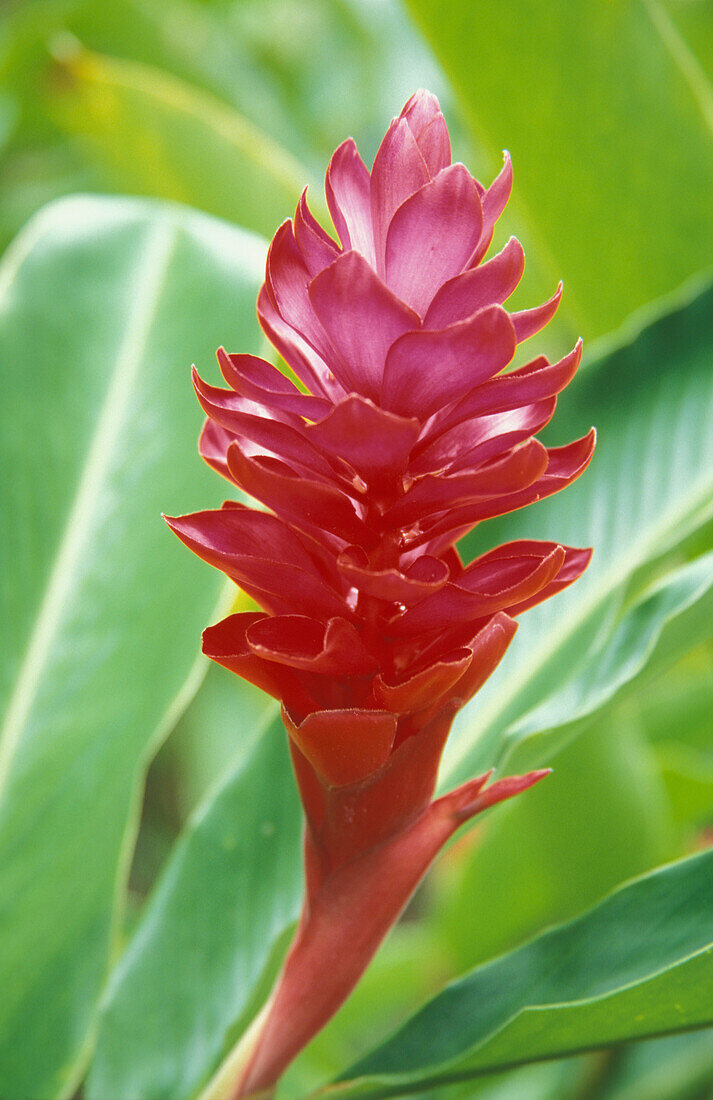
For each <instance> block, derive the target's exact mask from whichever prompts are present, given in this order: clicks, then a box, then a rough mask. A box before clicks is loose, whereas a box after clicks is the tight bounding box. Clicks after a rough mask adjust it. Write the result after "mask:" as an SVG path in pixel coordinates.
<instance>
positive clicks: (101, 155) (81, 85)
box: [49, 47, 308, 236]
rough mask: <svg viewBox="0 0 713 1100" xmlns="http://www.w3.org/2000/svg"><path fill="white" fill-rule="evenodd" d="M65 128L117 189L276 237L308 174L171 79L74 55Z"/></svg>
mask: <svg viewBox="0 0 713 1100" xmlns="http://www.w3.org/2000/svg"><path fill="white" fill-rule="evenodd" d="M61 66H62V70H63V79H62V89H63V90H62V92H61V93H59V94H56V95H55V96H54V97H53V99H52V104H51V107H50V108H49V109H50V111H51V112H52V115H53V117H54V120H55V121H56V123H57V124H58V125H59V126H60V127H61V128H62V129H63V130H64V131H65V132H66V133H67V134H69V135H70V136H73V137H74V138H75V140H77V141H78V142H79V143H80V145H81V146H82V147H83V148H84V149H85V151H86V152H87V154H88V155H90V156H91V157H92V158H96V159H97V160H98V161H99V162H100V163H101V164H102V166H103V167H104V169H105V170H106V171H107V172H108V174H109V178H110V179H111V180H112V181H113V183H114V185H115V186H118V187H120V188H121V189H122V190H130V191H133V192H138V193H140V194H145V195H155V196H160V197H161V198H166V199H175V200H177V201H179V202H185V203H190V204H192V205H194V206H198V207H200V208H201V209H203V210H207V211H208V212H209V213H211V214H217V215H219V216H220V217H224V218H229V219H231V220H232V221H235V222H237V223H239V224H240V225H243V226H246V227H247V228H249V229H254V230H257V231H258V232H261V233H265V234H267V235H270V236H271V235H272V234H273V233H274V231H275V229H276V228H277V226H278V225H279V224H280V222H282V221H284V219H285V218H286V217H289V216H290V214H291V213H292V212H293V210H294V207H295V204H296V202H297V199H298V198H299V195H300V192H301V191H302V188H303V187H304V186H305V184H306V183H307V179H308V177H307V172H306V171H305V170H304V169H303V168H301V167H300V165H299V164H298V163H297V162H296V161H294V160H293V158H292V156H291V155H290V154H288V153H287V152H285V151H284V150H283V149H281V148H280V147H279V146H278V145H277V144H275V143H274V142H272V141H271V140H270V139H268V138H267V137H265V136H264V135H263V134H262V133H260V131H259V130H258V129H257V128H256V127H255V126H253V125H252V124H251V123H250V122H249V121H248V120H247V119H246V118H244V117H243V116H241V115H240V114H239V113H238V112H237V111H235V109H234V108H232V107H230V106H228V105H227V104H226V103H224V102H222V101H221V100H220V99H218V98H216V97H214V96H213V95H211V94H210V93H209V92H205V91H202V90H201V89H199V88H195V87H193V86H191V85H190V84H187V83H185V82H184V81H182V80H179V79H178V78H177V77H174V76H172V75H170V74H168V73H166V72H162V71H161V70H159V69H154V68H152V67H151V66H148V65H144V64H140V63H137V62H133V61H124V60H117V59H112V58H107V57H102V56H100V55H98V54H92V53H90V52H88V51H82V50H79V49H75V48H74V47H71V48H70V49H69V50H68V52H67V54H66V56H64V57H62V58H61Z"/></svg>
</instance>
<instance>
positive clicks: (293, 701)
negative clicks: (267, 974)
mask: <svg viewBox="0 0 713 1100" xmlns="http://www.w3.org/2000/svg"><path fill="white" fill-rule="evenodd" d="M511 186H512V165H511V161H510V157H509V155H508V154H505V157H504V164H503V168H502V170H501V172H500V174H499V175H498V176H497V178H496V179H495V181H494V182H493V183H492V184H491V185H490V187H488V188H485V187H483V186H482V185H481V184H480V183H479V182H478V181H477V180H475V179H474V178H473V177H472V176H471V175H470V173H469V172H468V170H467V169H466V168H465V166H464V165H463V164H458V163H456V164H453V163H451V152H450V141H449V137H448V130H447V127H446V124H445V120H444V118H443V115H442V113H441V110H440V107H439V105H438V101H437V100H436V98H435V96H433V95H431V94H430V93H429V92H425V91H419V92H416V93H415V94H414V95H413V96H412V97H411V98H410V99H409V101H408V102H407V104H406V105H405V107H404V109H403V111H402V112H401V114H400V115H399V116H398V118H396V119H394V120H393V122H392V123H391V125H390V126H389V129H388V131H387V133H386V135H385V137H384V139H383V141H382V143H381V146H380V147H379V150H378V152H377V154H376V159H375V161H374V165H373V168H372V169H371V171H369V169H368V168H367V166H366V165H365V164H364V162H363V160H362V159H361V157H360V156H359V153H358V150H357V148H356V145H355V144H354V142H353V140H352V139H351V138H350V139H348V140H347V141H345V142H344V143H343V144H342V145H340V146H339V148H338V149H337V150H336V152H335V153H334V155H333V157H332V159H331V161H330V164H329V167H328V169H327V174H326V179H325V192H326V198H327V204H328V207H329V211H330V213H331V216H332V221H333V223H334V228H335V230H336V235H335V236H332V235H330V233H328V232H327V231H326V230H325V229H324V228H323V227H322V226H321V225H320V224H319V223H318V222H317V220H316V219H315V218H314V216H313V214H312V213H311V211H310V209H309V206H308V203H307V197H306V193H303V194H302V196H301V197H300V200H299V203H298V206H297V210H296V212H295V216H294V219H293V220H292V221H286V222H285V223H284V224H283V225H281V226H280V228H279V229H278V230H277V232H276V234H275V237H274V239H273V241H272V244H271V245H270V249H269V252H268V256H267V263H266V273H265V283H264V286H263V287H262V289H261V290H260V293H259V296H258V318H259V321H260V324H261V325H262V327H263V329H264V331H265V333H266V334H267V336H268V338H269V339H270V340H271V342H272V343H273V345H274V347H275V349H276V351H277V352H278V353H279V354H280V355H281V356H282V357H283V358H284V360H285V361H286V362H287V364H288V365H289V367H290V368H291V369H292V370H293V371H294V373H295V375H296V376H297V378H298V379H299V380H300V382H301V383H302V387H301V388H298V387H297V386H296V385H294V384H293V383H292V382H291V381H290V380H289V379H288V378H287V377H286V376H285V375H284V374H282V373H281V372H280V371H278V370H277V369H276V368H275V367H274V366H273V365H272V364H270V363H268V362H266V361H264V360H261V359H259V358H257V357H256V356H252V355H240V354H227V353H226V352H225V351H224V350H223V349H222V348H221V349H220V350H219V352H218V359H219V363H220V367H221V371H222V374H223V377H224V379H225V382H226V385H227V389H221V388H218V387H215V386H209V385H207V384H206V383H204V382H203V381H202V380H201V379H200V377H199V376H198V375H197V374H194V385H195V388H196V393H197V395H198V399H199V401H200V403H201V405H202V407H203V410H204V411H205V413H206V415H207V417H208V419H207V421H206V424H205V426H204V429H203V432H202V435H201V441H200V451H201V454H202V455H203V457H204V459H205V460H206V462H207V463H208V464H209V465H210V466H211V467H212V468H213V469H215V470H216V471H218V472H219V473H220V474H221V475H222V476H223V477H225V478H227V480H228V481H230V482H231V483H232V484H234V485H235V486H237V487H238V488H240V489H242V490H243V491H244V492H246V493H249V494H250V495H251V496H253V497H255V498H256V499H257V500H258V501H259V502H260V505H261V506H262V507H260V508H256V509H252V508H248V507H245V506H244V505H243V504H238V503H237V502H233V503H231V502H227V504H226V505H225V506H224V507H223V508H222V509H219V510H217V511H206V512H198V513H196V514H195V515H189V516H182V517H177V518H169V519H168V520H167V522H168V523H169V524H170V526H171V527H172V528H173V530H174V531H175V532H176V534H177V535H178V536H179V538H181V539H182V540H183V541H184V542H185V543H186V545H187V546H188V547H189V548H190V549H191V550H193V551H194V552H195V553H196V554H198V555H199V556H200V557H202V558H203V559H204V560H205V561H206V562H208V563H209V564H211V565H213V566H215V567H216V568H218V569H221V570H222V571H223V572H224V573H225V574H226V575H227V576H228V577H230V578H231V579H232V580H233V581H234V582H235V583H236V584H237V585H239V586H240V587H241V588H242V589H243V590H244V591H245V592H246V593H248V594H249V595H250V596H251V597H252V598H253V599H254V600H255V602H256V603H257V605H258V607H259V608H260V610H259V611H256V612H247V613H242V614H237V615H231V616H229V617H228V618H227V619H224V620H223V621H222V622H220V623H218V624H216V625H214V626H211V627H209V628H208V629H207V630H206V631H205V633H204V636H203V650H204V652H205V653H206V654H207V655H208V656H209V657H210V658H211V659H212V660H214V661H217V662H218V663H219V664H222V665H224V666H225V667H227V668H229V669H231V670H232V671H234V672H235V673H237V674H238V675H239V676H243V677H244V678H245V679H247V680H249V681H250V682H251V683H253V684H256V685H258V686H259V687H260V688H262V689H263V690H265V691H267V692H268V693H269V694H271V695H273V696H274V697H275V698H277V699H278V700H279V701H280V702H281V704H282V713H283V719H284V724H285V728H286V730H287V736H288V738H289V745H290V751H291V755H292V761H293V765H294V771H295V775H296V779H297V784H298V787H299V791H300V796H301V799H302V803H303V807H304V811H305V821H306V825H305V881H306V897H305V904H304V909H303V913H302V918H301V921H300V925H299V928H298V930H297V934H296V937H295V940H294V942H293V945H292V947H291V949H290V952H289V954H288V957H287V959H286V961H285V964H284V967H283V970H282V972H281V974H280V976H279V978H278V980H277V984H276V986H275V989H274V991H273V994H272V996H271V998H270V1000H269V1002H268V1004H267V1005H266V1006H265V1008H264V1009H263V1011H262V1013H261V1014H260V1017H259V1018H258V1020H256V1021H255V1023H254V1025H253V1027H252V1028H251V1029H250V1031H249V1032H248V1034H247V1035H246V1036H245V1038H244V1040H243V1043H242V1047H241V1049H240V1051H239V1052H238V1054H239V1057H238V1058H237V1059H236V1060H235V1061H234V1063H233V1064H234V1065H235V1066H238V1065H240V1070H239V1071H238V1070H237V1069H236V1076H235V1079H234V1080H233V1081H232V1082H231V1084H230V1088H229V1090H228V1092H225V1093H224V1094H223V1093H221V1096H222V1097H224V1100H238V1098H239V1097H244V1096H248V1095H251V1094H257V1093H260V1094H261V1095H270V1094H271V1090H272V1089H273V1088H274V1085H275V1083H276V1081H277V1080H278V1078H279V1076H280V1074H281V1073H282V1072H283V1070H284V1069H285V1067H286V1066H287V1065H288V1064H289V1062H290V1061H291V1060H292V1058H293V1057H294V1056H295V1055H296V1054H297V1053H298V1052H299V1050H301V1048H302V1047H303V1046H304V1044H305V1043H306V1042H307V1041H308V1040H309V1039H310V1038H311V1037H312V1036H313V1035H314V1034H315V1032H316V1031H317V1030H318V1029H319V1028H320V1027H321V1026H322V1025H323V1024H324V1023H325V1022H326V1021H327V1020H328V1019H329V1017H330V1016H331V1015H332V1014H333V1013H334V1012H335V1011H336V1009H337V1008H338V1007H339V1005H340V1004H341V1003H342V1001H343V1000H344V999H345V997H346V996H348V994H349V992H350V991H351V989H352V988H353V987H354V985H355V984H356V982H357V981H358V980H359V977H360V976H361V974H362V973H363V971H364V969H365V967H366V966H367V964H368V962H369V960H370V959H371V957H372V955H373V953H374V952H375V950H376V948H377V947H378V945H379V943H380V942H381V940H382V938H383V936H384V935H385V934H386V932H387V931H388V929H389V927H390V926H391V925H392V924H393V922H394V921H395V920H396V918H397V917H398V915H399V913H400V912H401V910H402V909H403V907H404V905H405V904H406V902H407V901H408V898H409V896H410V894H411V893H412V891H413V890H414V889H415V887H416V886H417V884H418V882H419V880H420V879H421V877H422V876H423V875H424V873H425V872H426V870H427V868H428V867H429V865H430V864H431V862H432V860H433V859H434V858H435V856H436V855H437V853H438V852H439V850H440V849H441V847H442V846H443V844H445V843H446V841H447V840H448V839H449V837H451V836H452V835H453V833H454V832H455V831H456V829H458V828H459V826H460V825H461V824H462V823H463V822H465V821H467V820H469V819H470V818H472V817H473V816H474V815H475V814H477V813H480V812H481V811H482V810H484V809H486V808H487V807H489V806H492V805H494V804H495V803H497V802H500V801H502V800H503V799H506V798H510V797H512V796H514V795H516V794H518V793H520V792H522V791H524V790H526V789H527V788H528V787H530V786H532V785H533V784H534V783H537V782H539V781H540V780H541V779H542V778H544V776H545V775H547V774H548V772H547V770H541V771H534V772H530V773H529V774H528V775H524V776H510V777H506V778H503V779H498V780H497V781H495V782H492V783H490V782H489V781H490V779H491V773H487V774H486V775H482V776H480V777H478V778H477V779H473V780H471V781H470V782H469V783H466V784H465V785H464V786H462V787H460V788H458V789H457V790H455V791H451V792H450V793H449V794H446V795H445V796H443V797H442V798H439V799H437V800H435V801H434V800H433V793H434V790H435V786H436V779H437V774H438V767H439V763H440V759H441V754H442V752H443V748H444V746H445V742H446V738H447V737H448V733H449V731H450V728H451V724H452V721H453V717H454V715H455V714H456V713H457V711H458V710H459V709H460V708H461V707H463V706H464V705H465V703H466V702H467V701H468V700H469V699H471V698H472V696H473V695H474V694H475V693H476V692H477V691H478V690H479V689H480V688H481V687H482V685H483V684H484V683H485V681H486V680H487V678H488V677H489V676H490V675H491V674H492V673H493V671H494V670H495V668H496V667H497V665H498V664H499V662H500V661H501V660H502V658H503V657H504V655H505V652H506V650H507V648H508V645H509V644H510V641H511V640H512V638H513V635H514V633H515V631H516V629H517V617H518V616H519V615H521V614H523V613H524V612H525V611H527V609H528V608H530V607H533V606H534V605H535V604H537V603H539V602H541V601H542V600H544V599H548V598H550V597H551V596H553V595H555V594H556V593H558V592H560V591H561V590H562V589H563V588H565V587H567V586H568V585H569V584H571V583H572V582H573V581H575V580H576V579H577V578H578V577H579V576H580V574H581V573H582V572H583V571H584V569H586V567H587V565H588V563H589V558H590V555H591V551H589V550H587V549H584V550H582V549H577V548H573V547H568V546H562V545H560V544H559V543H557V542H536V541H533V540H529V541H528V540H521V541H517V542H513V543H509V544H507V545H505V546H499V547H495V548H494V549H492V550H490V551H489V552H488V553H486V554H483V555H482V556H481V557H479V558H478V559H476V560H475V561H474V562H471V563H470V564H469V565H464V564H463V562H462V561H461V558H460V556H459V554H458V551H457V549H456V545H455V544H456V542H457V540H458V539H459V538H461V537H462V536H463V535H464V534H465V533H466V532H467V531H469V530H470V529H471V528H472V527H473V526H475V525H476V524H478V523H481V522H484V521H486V520H488V519H489V518H491V517H494V516H498V515H503V514H505V513H507V512H511V511H514V510H515V509H518V508H523V507H525V506H527V505H529V504H531V503H534V502H536V501H538V500H540V499H542V498H543V497H546V496H548V495H550V494H551V493H554V492H558V491H559V490H560V489H563V488H565V487H566V486H567V485H569V484H570V483H571V482H572V481H574V480H575V479H576V478H577V477H579V475H580V474H581V473H582V472H583V471H584V470H585V468H586V466H587V464H588V462H589V460H590V459H591V456H592V452H593V449H594V442H595V440H594V433H593V431H592V432H590V433H589V434H588V435H587V436H585V437H584V438H583V439H580V440H576V441H574V442H573V443H570V444H568V445H567V446H564V447H558V448H550V449H547V448H545V447H544V446H543V445H542V444H541V443H540V442H539V441H538V440H537V439H536V438H535V437H536V434H537V432H539V431H540V430H541V428H543V427H544V425H545V424H547V423H548V421H549V420H550V418H551V417H552V415H553V414H554V411H555V405H556V401H557V395H558V394H559V393H560V392H561V391H562V390H563V389H564V388H565V386H567V385H568V384H569V382H570V381H571V380H572V378H573V376H574V373H575V371H576V369H577V367H578V365H579V362H580V358H581V342H579V343H578V344H577V345H576V347H575V348H574V349H573V351H572V352H570V354H569V355H567V356H565V357H564V358H563V359H562V360H560V362H558V363H554V364H550V362H549V361H548V360H547V359H546V358H545V357H544V356H541V355H540V356H538V357H536V358H534V359H532V361H531V362H529V363H528V364H526V365H525V366H522V367H519V368H518V369H515V370H510V371H506V368H507V367H508V366H509V365H510V363H511V361H512V359H513V356H514V354H515V350H516V347H517V344H518V343H520V342H521V341H523V340H526V339H528V338H530V337H531V336H533V335H534V334H535V333H537V332H539V331H540V329H541V328H543V327H544V326H545V325H546V324H547V322H548V321H549V320H550V319H551V318H552V316H553V315H554V313H555V311H556V309H557V306H558V304H559V301H560V298H561V294H562V286H561V284H560V286H559V287H558V288H557V291H556V292H555V294H554V295H553V297H552V298H550V299H549V301H547V302H545V303H544V304H543V305H540V306H537V307H535V308H533V309H527V310H519V311H516V312H512V311H510V310H508V308H507V306H506V305H505V304H504V303H506V302H507V299H508V297H509V296H510V294H511V293H512V292H513V290H514V289H515V288H516V286H517V285H518V283H519V281H520V278H521V276H522V273H523V268H524V252H523V249H522V246H521V245H520V243H519V242H518V241H517V240H516V239H515V238H514V237H513V238H511V239H510V240H509V241H508V243H507V244H506V245H505V247H504V248H503V249H502V251H500V252H499V253H498V254H497V255H494V256H493V257H492V258H491V259H489V260H485V259H484V257H485V255H486V253H487V251H488V248H489V245H490V242H491V240H492V236H493V231H494V228H495V223H496V221H497V219H498V218H499V216H500V214H501V213H502V211H503V208H504V206H505V204H506V202H507V199H508V197H509V194H510V190H511ZM266 509H267V510H266ZM345 943H347V944H349V950H348V951H345V950H344V944H345Z"/></svg>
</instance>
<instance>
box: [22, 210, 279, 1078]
mask: <svg viewBox="0 0 713 1100" xmlns="http://www.w3.org/2000/svg"><path fill="white" fill-rule="evenodd" d="M263 258H264V244H263V242H262V241H260V240H259V239H257V238H256V237H253V236H251V235H249V234H247V233H244V232H241V231H239V230H237V229H234V228H230V227H228V226H226V225H223V224H221V223H219V222H216V221H213V220H212V219H210V218H208V217H206V216H203V215H198V214H196V213H194V212H191V211H188V210H184V209H181V208H177V207H171V206H165V205H161V204H157V203H148V202H138V201H133V200H110V199H93V198H76V199H71V200H64V201H60V202H58V203H55V204H53V205H52V206H50V207H47V208H46V209H45V210H44V211H43V212H42V213H41V214H40V215H38V216H37V218H36V219H35V220H34V221H33V222H32V223H31V224H30V225H29V226H28V227H27V229H26V230H25V232H24V233H23V234H22V235H21V237H20V238H18V240H17V242H16V243H15V245H14V246H13V247H12V248H11V249H10V251H9V252H8V254H7V255H6V258H5V260H4V263H3V265H2V267H1V268H0V288H1V289H0V332H1V334H2V340H1V343H2V348H3V352H2V358H3V378H4V385H5V398H4V400H3V403H2V411H1V412H0V418H1V420H2V430H1V431H0V438H1V439H2V463H1V464H2V469H3V471H4V472H5V477H4V479H3V484H2V494H3V499H2V506H1V510H2V513H3V515H5V516H6V517H8V518H9V522H8V523H6V524H4V525H3V526H2V528H1V532H2V534H1V535H0V539H1V542H2V554H1V556H2V559H3V561H4V562H7V563H8V566H10V568H6V569H5V570H3V574H2V580H1V581H0V598H1V601H2V612H1V618H2V622H3V627H4V639H3V640H4V645H3V659H2V664H1V666H0V668H1V672H0V676H1V678H0V693H1V698H2V706H1V707H0V713H2V715H3V719H2V722H3V724H2V732H1V734H0V926H2V929H3V934H2V937H1V938H0V987H1V988H2V990H3V995H2V998H1V999H0V1064H2V1067H3V1073H2V1076H3V1083H2V1095H3V1100H24V1098H26V1097H28V1096H42V1097H54V1096H59V1095H66V1094H67V1093H68V1092H71V1089H72V1086H73V1083H74V1082H75V1081H76V1080H77V1077H78V1075H79V1074H80V1073H81V1071H82V1068H83V1065H84V1064H85V1062H86V1060H87V1057H88V1054H89V1051H90V1048H91V1043H92V1032H93V1027H94V1024H95V1019H96V1002H97V998H98V995H99V992H100V988H101V985H102V983H103V980H104V977H105V974H106V971H107V968H108V965H109V958H110V955H111V954H112V952H113V951H114V950H115V948H116V937H117V933H118V930H119V927H120V923H121V909H122V895H123V892H124V888H125V879H126V874H127V871H128V862H129V858H130V853H131V848H132V843H133V837H134V833H135V829H136V824H137V815H138V810H139V796H140V789H141V782H142V778H143V772H144V769H145V767H146V764H147V762H148V759H149V758H150V756H151V755H152V754H153V752H154V751H155V749H156V747H157V745H158V744H159V743H160V741H161V739H162V738H163V737H164V736H165V734H166V733H167V732H168V731H169V730H170V729H171V727H172V726H173V724H174V723H175V721H176V718H177V717H178V715H179V714H180V712H181V710H182V709H183V707H184V706H185V705H186V703H187V702H188V700H189V698H190V696H191V694H192V693H193V691H194V690H195V688H196V686H197V682H198V681H199V678H200V676H201V675H202V673H203V668H204V665H203V663H202V662H201V664H200V666H198V665H196V653H197V649H198V640H199V636H200V630H201V627H202V626H203V625H204V624H205V621H206V619H207V617H208V616H209V615H210V613H211V608H214V607H215V604H216V601H217V600H218V597H219V592H220V591H221V588H220V582H219V581H218V579H217V577H216V576H215V574H214V572H213V571H212V570H209V569H207V568H206V567H205V566H203V565H201V564H200V563H198V562H197V561H194V560H193V559H192V558H191V556H190V555H188V554H186V552H185V549H184V548H183V547H181V546H180V544H178V543H177V541H176V540H175V539H173V538H172V537H171V535H170V532H168V531H167V530H166V528H165V526H164V525H163V523H162V521H161V517H160V512H161V510H162V509H165V510H166V511H167V512H171V511H174V512H180V511H190V510H191V509H192V508H198V507H205V506H206V505H208V506H210V505H211V504H216V503H218V501H219V499H220V497H219V493H220V488H219V485H218V484H217V483H216V478H215V476H214V475H213V474H212V473H211V472H210V471H208V470H206V469H205V468H204V467H203V464H202V463H201V462H200V461H199V460H198V458H197V455H196V453H195V438H196V436H197V433H198V430H199V427H200V421H201V417H200V412H199V410H198V409H197V408H196V405H195V400H194V396H193V393H192V391H191V386H190V380H189V374H188V367H189V364H190V361H191V359H195V360H196V361H197V362H198V363H199V364H200V365H201V366H203V367H205V366H206V365H207V364H208V363H209V361H210V360H211V359H212V358H213V349H214V348H215V346H216V345H217V344H219V343H220V342H221V341H226V342H228V343H231V342H233V341H234V342H235V344H237V345H239V346H240V347H246V348H251V349H253V350H257V346H256V337H257V333H256V326H255V324H254V319H253V309H254V300H255V293H256V289H257V287H258V285H259V282H260V277H261V271H262V263H263Z"/></svg>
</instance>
